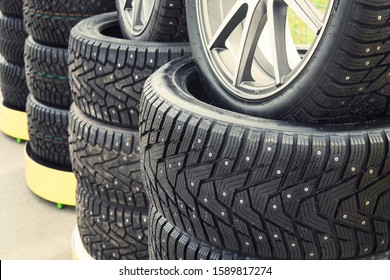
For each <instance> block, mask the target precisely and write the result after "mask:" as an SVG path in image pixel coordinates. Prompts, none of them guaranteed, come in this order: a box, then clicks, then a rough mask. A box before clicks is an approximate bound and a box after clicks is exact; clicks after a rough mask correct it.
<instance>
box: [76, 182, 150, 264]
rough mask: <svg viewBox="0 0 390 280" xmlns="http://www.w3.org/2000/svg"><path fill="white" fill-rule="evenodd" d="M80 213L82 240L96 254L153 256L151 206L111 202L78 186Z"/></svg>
mask: <svg viewBox="0 0 390 280" xmlns="http://www.w3.org/2000/svg"><path fill="white" fill-rule="evenodd" d="M76 213H77V225H78V229H79V231H80V237H81V240H82V243H83V245H84V248H85V249H86V250H87V252H88V253H89V254H90V255H91V256H92V257H93V258H95V259H98V260H102V259H104V260H119V259H122V260H126V259H128V260H147V259H148V258H149V257H148V243H147V242H148V209H147V208H145V209H141V208H132V207H130V206H124V205H120V204H115V203H109V202H107V201H105V200H101V199H99V198H97V197H95V196H94V195H93V194H91V193H89V192H87V191H86V190H85V189H83V188H77V202H76Z"/></svg>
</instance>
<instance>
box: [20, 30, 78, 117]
mask: <svg viewBox="0 0 390 280" xmlns="http://www.w3.org/2000/svg"><path fill="white" fill-rule="evenodd" d="M25 63H26V79H27V85H28V87H29V90H30V93H31V94H32V95H33V96H34V97H35V98H36V99H37V100H38V101H40V102H42V103H44V104H47V105H50V106H54V107H58V108H65V109H69V107H70V105H71V103H72V97H71V94H70V87H69V77H68V49H66V48H57V47H50V46H45V45H42V44H40V43H37V42H36V41H34V40H33V39H32V38H31V37H29V38H28V39H27V40H26V47H25Z"/></svg>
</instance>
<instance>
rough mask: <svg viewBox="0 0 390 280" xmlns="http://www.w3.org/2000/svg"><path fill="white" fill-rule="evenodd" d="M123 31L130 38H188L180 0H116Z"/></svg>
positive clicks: (168, 39) (141, 39)
mask: <svg viewBox="0 0 390 280" xmlns="http://www.w3.org/2000/svg"><path fill="white" fill-rule="evenodd" d="M116 6H117V10H118V14H119V23H120V27H121V29H122V33H123V35H124V36H125V37H126V38H128V39H131V40H139V41H154V42H183V41H188V33H187V22H186V16H185V7H184V0H149V1H142V0H116Z"/></svg>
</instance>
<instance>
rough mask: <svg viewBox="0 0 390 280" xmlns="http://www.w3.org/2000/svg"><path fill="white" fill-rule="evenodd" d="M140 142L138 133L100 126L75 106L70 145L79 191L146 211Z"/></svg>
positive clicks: (70, 130)
mask: <svg viewBox="0 0 390 280" xmlns="http://www.w3.org/2000/svg"><path fill="white" fill-rule="evenodd" d="M138 138H139V134H138V130H129V129H126V130H124V129H121V128H117V127H113V126H111V125H106V124H104V123H101V122H97V121H96V120H94V119H92V118H90V117H87V116H86V115H85V114H84V113H82V112H81V111H80V109H78V108H77V107H76V106H74V105H73V106H72V109H71V111H70V124H69V144H70V154H71V158H72V166H73V171H74V173H75V174H76V177H77V181H78V182H79V185H80V187H82V188H83V189H85V190H87V191H88V192H90V193H92V194H93V195H94V196H95V197H97V198H100V199H103V200H107V201H110V202H112V203H116V204H121V205H126V206H130V207H136V208H141V209H147V208H148V205H149V203H148V200H147V195H146V194H145V191H144V187H143V183H142V178H141V171H140V155H139V139H138Z"/></svg>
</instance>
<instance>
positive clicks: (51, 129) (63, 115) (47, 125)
mask: <svg viewBox="0 0 390 280" xmlns="http://www.w3.org/2000/svg"><path fill="white" fill-rule="evenodd" d="M26 111H27V117H28V134H29V137H30V142H29V143H30V148H31V151H32V152H33V153H34V154H35V155H37V156H38V157H40V158H41V159H42V160H44V161H46V162H48V163H52V164H54V165H58V166H62V167H70V166H71V161H70V155H69V143H68V115H69V111H67V110H61V109H57V108H53V107H49V106H46V105H44V104H42V103H40V102H39V101H37V100H36V99H35V98H34V97H33V96H32V95H31V94H30V95H29V96H28V98H27V109H26Z"/></svg>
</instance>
